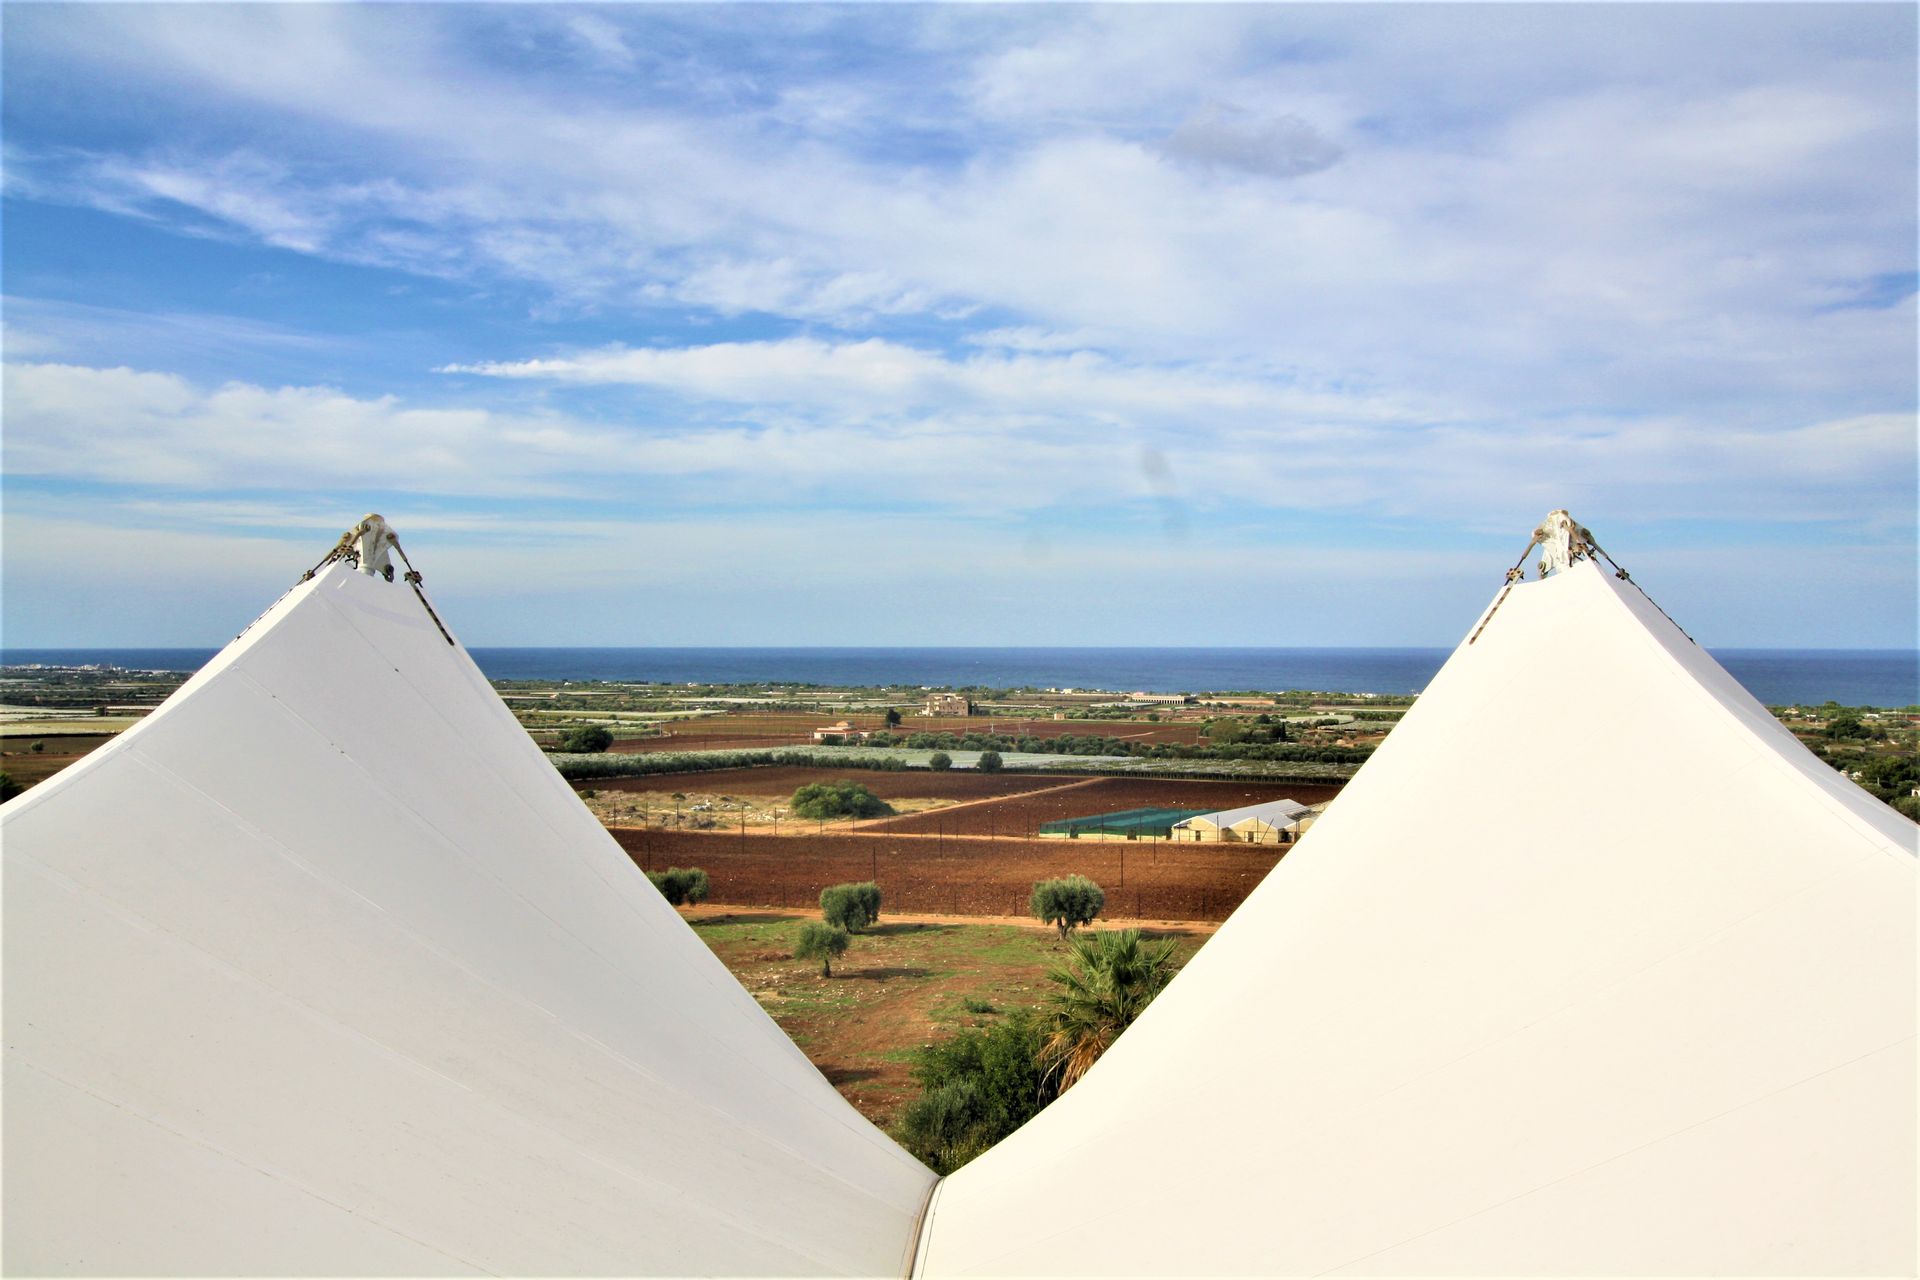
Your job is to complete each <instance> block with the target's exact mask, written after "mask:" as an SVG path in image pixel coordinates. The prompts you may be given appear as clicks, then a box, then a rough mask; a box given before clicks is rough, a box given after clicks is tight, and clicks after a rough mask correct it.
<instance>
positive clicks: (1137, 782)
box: [866, 778, 1340, 844]
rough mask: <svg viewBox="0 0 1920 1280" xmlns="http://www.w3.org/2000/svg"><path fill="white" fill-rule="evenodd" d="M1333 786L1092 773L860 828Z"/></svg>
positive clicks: (948, 823) (1197, 802)
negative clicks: (1076, 780)
mask: <svg viewBox="0 0 1920 1280" xmlns="http://www.w3.org/2000/svg"><path fill="white" fill-rule="evenodd" d="M1059 781H1060V782H1062V783H1066V782H1069V781H1072V779H1069V778H1062V779H1060V780H1059ZM1339 791H1340V788H1339V787H1337V786H1315V785H1309V784H1301V783H1275V782H1207V781H1192V780H1187V779H1181V778H1095V779H1092V780H1090V781H1086V782H1083V783H1082V785H1079V786H1075V787H1071V788H1061V789H1056V790H1048V791H1045V792H1042V793H1040V794H1036V795H1025V796H1011V797H1009V798H1007V799H1005V800H1000V801H995V802H991V803H986V804H972V805H967V806H966V807H965V808H954V809H934V810H931V811H929V812H927V813H916V814H909V815H907V816H905V817H901V818H891V819H887V820H885V821H881V822H876V823H872V824H869V825H868V826H867V828H866V829H867V830H869V831H872V832H875V833H877V834H879V833H883V834H887V835H908V834H916V833H917V834H922V835H926V834H933V833H940V832H944V833H945V834H947V835H958V834H967V835H987V834H989V833H993V834H997V835H1002V836H1011V835H1035V834H1037V833H1038V832H1039V830H1040V824H1041V823H1043V822H1053V821H1057V820H1058V819H1061V818H1082V817H1088V816H1090V815H1092V814H1096V813H1113V812H1115V811H1117V810H1120V809H1210V810H1211V809H1237V808H1239V807H1241V806H1242V805H1249V804H1263V803H1265V802H1266V801H1268V800H1298V801H1299V802H1300V803H1302V804H1319V803H1320V802H1322V801H1324V800H1331V799H1333V797H1334V796H1336V795H1338V794H1339ZM916 794H917V793H916ZM1064 843H1070V844H1077V843H1080V842H1079V841H1066V842H1064ZM1135 843H1138V842H1135Z"/></svg>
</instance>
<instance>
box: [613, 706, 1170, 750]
mask: <svg viewBox="0 0 1920 1280" xmlns="http://www.w3.org/2000/svg"><path fill="white" fill-rule="evenodd" d="M842 721H845V722H846V723H847V724H848V725H849V726H851V728H852V729H853V730H855V731H858V732H866V733H873V732H879V731H881V730H885V729H886V728H887V723H886V719H885V717H884V716H883V715H874V714H862V713H857V712H842V711H821V712H815V713H809V712H791V711H732V712H726V713H717V714H712V715H703V716H698V717H691V718H685V719H674V720H665V721H662V722H660V726H659V732H658V733H655V734H650V735H648V736H645V737H625V736H622V735H621V733H620V729H619V726H618V725H610V726H609V727H612V728H613V729H614V737H615V740H614V745H613V750H615V751H718V750H728V751H753V750H763V749H767V748H773V747H791V746H804V745H807V744H810V743H811V742H812V741H813V731H814V730H815V729H820V728H824V727H826V726H828V725H831V724H837V723H840V722H842ZM892 732H894V733H895V734H900V735H905V734H915V733H951V734H956V735H958V734H967V733H982V734H986V735H987V736H989V737H1001V738H1060V737H1065V736H1067V735H1069V734H1073V735H1084V734H1098V735H1101V736H1104V737H1114V738H1119V739H1121V740H1122V741H1131V742H1142V743H1161V742H1164V743H1177V744H1180V745H1184V746H1192V745H1195V744H1197V743H1199V742H1200V741H1201V734H1200V727H1199V725H1198V723H1197V722H1196V723H1175V724H1158V723H1149V722H1145V721H1108V720H1078V719H1076V720H1064V719H1063V720H1056V719H1053V718H1052V717H1051V716H1047V717H1039V718H1037V717H1032V716H991V715H976V716H922V715H909V716H906V717H905V718H904V719H903V721H902V723H901V724H900V725H899V726H898V727H896V728H894V729H893V730H892Z"/></svg>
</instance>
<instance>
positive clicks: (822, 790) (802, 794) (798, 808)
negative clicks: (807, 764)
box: [791, 782, 893, 819]
mask: <svg viewBox="0 0 1920 1280" xmlns="http://www.w3.org/2000/svg"><path fill="white" fill-rule="evenodd" d="M791 807H792V809H793V812H794V813H795V814H797V815H799V816H800V817H802V818H819V819H826V818H873V817H878V816H879V815H880V814H883V813H892V812H893V809H892V808H891V807H890V806H888V804H887V803H886V802H885V801H884V800H882V799H881V798H880V797H879V796H876V795H875V794H873V792H872V791H870V790H868V789H867V788H866V786H864V785H863V784H861V783H858V782H809V783H808V784H807V785H806V786H804V787H801V788H800V789H799V790H798V791H796V792H794V793H793V802H792V805H791Z"/></svg>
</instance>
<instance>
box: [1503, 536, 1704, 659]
mask: <svg viewBox="0 0 1920 1280" xmlns="http://www.w3.org/2000/svg"><path fill="white" fill-rule="evenodd" d="M1535 547H1539V548H1540V576H1541V577H1542V578H1544V577H1546V576H1547V575H1548V574H1549V573H1560V572H1563V571H1565V570H1567V569H1570V568H1572V567H1573V566H1574V564H1575V563H1576V562H1578V561H1581V560H1593V559H1600V560H1605V561H1606V562H1607V563H1608V564H1610V565H1612V566H1613V576H1614V577H1616V578H1618V579H1620V581H1622V582H1624V583H1626V584H1627V585H1628V586H1630V587H1632V588H1633V589H1634V590H1635V591H1638V592H1639V593H1640V594H1641V596H1642V597H1643V598H1645V600H1646V602H1647V603H1648V604H1650V605H1652V606H1653V607H1654V608H1655V609H1656V610H1658V611H1659V614H1660V616H1661V617H1663V618H1665V619H1666V620H1667V621H1668V622H1673V615H1672V614H1670V613H1668V612H1667V611H1666V610H1665V609H1661V608H1660V604H1659V602H1658V601H1656V600H1655V599H1654V598H1653V597H1652V596H1650V595H1647V589H1646V588H1645V587H1643V586H1641V585H1640V584H1639V583H1637V582H1635V581H1634V580H1633V578H1632V576H1631V575H1629V574H1628V573H1627V571H1626V570H1625V569H1623V568H1621V567H1620V562H1619V561H1617V560H1615V559H1614V558H1613V557H1612V556H1610V555H1608V554H1607V553H1606V551H1605V550H1604V549H1603V548H1602V547H1601V546H1600V543H1599V542H1598V541H1597V540H1596V539H1595V538H1594V536H1593V530H1591V529H1589V528H1587V527H1586V526H1585V525H1583V524H1580V523H1579V522H1577V521H1576V520H1574V518H1573V517H1572V516H1570V515H1568V514H1567V510H1566V508H1565V507H1562V508H1560V509H1559V510H1557V511H1549V512H1548V513H1547V518H1546V519H1545V520H1542V521H1541V522H1540V523H1539V524H1538V525H1536V526H1535V527H1534V530H1533V539H1532V541H1530V542H1528V543H1527V545H1526V549H1525V550H1523V551H1522V552H1521V553H1520V558H1519V559H1518V560H1516V561H1514V562H1513V568H1511V569H1509V570H1507V583H1506V586H1504V587H1502V588H1501V589H1500V594H1499V595H1498V596H1497V597H1495V599H1494V602H1493V607H1492V608H1490V609H1488V610H1487V616H1486V617H1484V618H1482V619H1480V625H1479V626H1477V627H1475V628H1474V629H1473V634H1472V635H1470V636H1468V637H1467V643H1468V644H1472V643H1473V642H1474V641H1475V640H1478V639H1479V638H1480V633H1481V632H1482V631H1485V630H1486V629H1487V624H1488V623H1490V622H1492V621H1493V615H1494V614H1496V613H1498V612H1499V611H1500V606H1501V605H1502V604H1504V603H1505V602H1506V599H1507V593H1508V592H1509V591H1512V590H1513V588H1514V585H1515V584H1516V583H1520V582H1525V581H1526V579H1527V568H1526V566H1527V557H1528V556H1529V555H1532V554H1533V549H1534V548H1535ZM1673 625H1674V629H1675V630H1677V631H1678V632H1679V633H1680V634H1681V635H1683V636H1686V637H1687V639H1688V640H1690V641H1692V642H1693V643H1694V644H1696V645H1697V644H1699V643H1700V642H1699V641H1698V640H1694V639H1693V637H1692V636H1691V635H1690V634H1688V632H1687V629H1686V628H1685V627H1682V626H1681V625H1680V624H1679V623H1677V622H1673Z"/></svg>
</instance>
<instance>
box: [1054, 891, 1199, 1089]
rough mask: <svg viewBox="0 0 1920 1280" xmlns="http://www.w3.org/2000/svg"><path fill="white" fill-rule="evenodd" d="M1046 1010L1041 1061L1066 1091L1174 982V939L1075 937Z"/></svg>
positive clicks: (1135, 933) (1128, 932)
mask: <svg viewBox="0 0 1920 1280" xmlns="http://www.w3.org/2000/svg"><path fill="white" fill-rule="evenodd" d="M1068 945H1069V946H1070V947H1071V949H1072V954H1071V956H1070V957H1069V963H1068V964H1066V965H1064V966H1062V967H1061V968H1058V969H1055V970H1053V972H1051V973H1049V974H1048V975H1047V977H1048V978H1049V979H1050V980H1051V981H1053V982H1055V983H1057V984H1058V985H1059V988H1060V989H1059V990H1058V991H1056V992H1054V993H1053V995H1052V996H1051V997H1050V998H1049V1001H1048V1006H1047V1037H1046V1040H1045V1042H1044V1043H1043V1044H1042V1045H1041V1049H1040V1062H1041V1065H1042V1066H1043V1067H1045V1068H1046V1069H1047V1071H1048V1073H1049V1074H1050V1075H1051V1076H1052V1077H1053V1078H1054V1081H1055V1087H1056V1088H1057V1089H1058V1090H1059V1092H1061V1093H1065V1092H1066V1091H1067V1090H1068V1089H1069V1088H1071V1087H1072V1086H1073V1084H1074V1083H1075V1082H1076V1081H1077V1080H1079V1079H1080V1077H1081V1076H1083V1075H1085V1074H1087V1069H1088V1068H1089V1067H1091V1066H1093V1064H1094V1062H1095V1060H1097V1059H1098V1058H1099V1057H1100V1055H1101V1054H1102V1053H1105V1052H1106V1050H1107V1046H1108V1045H1110V1044H1112V1043H1113V1042H1114V1041H1115V1040H1116V1039H1118V1038H1119V1036H1120V1033H1121V1032H1122V1031H1125V1030H1126V1029H1127V1027H1128V1026H1129V1025H1130V1024H1131V1023H1132V1022H1133V1020H1134V1019H1135V1018H1137V1017H1139V1016H1140V1013H1141V1011H1142V1010H1144V1009H1145V1008H1146V1007H1147V1005H1148V1004H1150V1003H1151V1002H1152V1000H1153V998H1154V997H1155V996H1157V995H1159V994H1160V992H1161V990H1162V989H1163V988H1165V987H1166V985H1167V983H1169V982H1171V981H1172V980H1173V974H1174V963H1173V950H1174V943H1173V939H1171V938H1166V939H1163V940H1161V941H1159V942H1143V941H1142V940H1141V937H1140V931H1139V930H1138V929H1123V930H1120V931H1119V932H1101V933H1094V934H1090V935H1088V936H1086V937H1084V938H1076V939H1074V940H1073V941H1072V942H1071V943H1069V944H1068Z"/></svg>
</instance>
